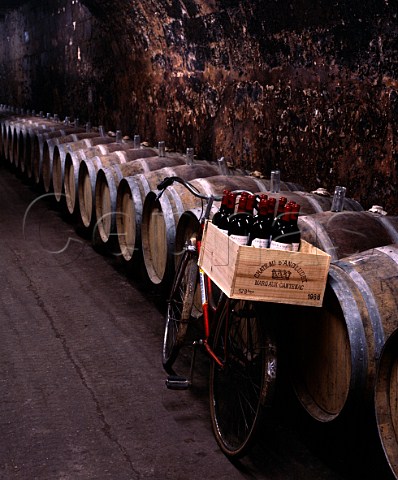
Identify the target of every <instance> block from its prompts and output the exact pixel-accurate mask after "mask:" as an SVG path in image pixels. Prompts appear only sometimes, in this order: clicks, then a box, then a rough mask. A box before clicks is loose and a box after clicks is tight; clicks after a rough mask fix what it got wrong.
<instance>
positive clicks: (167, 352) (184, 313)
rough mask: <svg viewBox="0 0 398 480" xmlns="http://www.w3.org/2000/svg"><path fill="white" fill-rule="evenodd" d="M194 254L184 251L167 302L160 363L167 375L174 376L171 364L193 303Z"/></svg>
mask: <svg viewBox="0 0 398 480" xmlns="http://www.w3.org/2000/svg"><path fill="white" fill-rule="evenodd" d="M198 268H199V267H198V256H197V253H196V252H191V251H185V252H184V254H183V257H182V258H181V261H180V263H179V266H178V268H177V271H176V274H175V277H174V281H173V285H172V288H171V293H170V297H169V300H168V302H167V313H166V320H165V327H164V336H163V348H162V362H163V368H164V369H165V370H166V372H167V373H169V374H174V373H175V372H174V371H173V364H174V362H175V360H176V358H177V357H178V353H179V351H180V349H181V347H182V345H183V344H184V339H185V336H186V333H187V328H188V324H189V321H190V318H191V312H192V307H193V303H194V296H195V288H196V283H197V276H198Z"/></svg>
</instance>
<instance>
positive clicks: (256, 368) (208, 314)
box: [158, 177, 277, 458]
mask: <svg viewBox="0 0 398 480" xmlns="http://www.w3.org/2000/svg"><path fill="white" fill-rule="evenodd" d="M173 182H178V183H181V184H182V185H184V186H185V187H186V188H187V189H188V190H189V191H190V192H191V193H192V194H193V195H195V196H196V197H197V198H200V199H202V201H205V202H206V203H207V205H206V208H205V209H203V204H202V211H203V210H204V214H202V218H201V221H200V229H199V231H198V232H196V235H193V236H192V237H191V238H190V239H189V240H188V241H187V242H186V245H185V247H184V249H183V252H182V255H181V260H180V262H179V264H178V267H177V269H176V273H175V276H174V281H173V284H172V286H171V291H170V296H169V299H168V302H167V314H166V321H165V329H164V337H163V348H162V363H163V367H164V369H165V371H166V372H167V373H168V374H169V377H168V378H167V380H166V385H167V387H168V388H171V389H186V388H189V387H190V386H191V385H192V382H193V371H194V363H195V355H196V349H197V347H198V346H200V347H202V348H203V349H204V351H205V353H206V355H207V356H208V357H209V358H210V374H209V396H210V416H211V423H212V428H213V432H214V435H215V438H216V441H217V443H218V445H219V447H220V448H221V450H222V451H223V453H224V454H225V455H226V456H228V457H231V458H240V457H242V456H243V455H245V454H246V453H247V451H248V449H249V448H250V446H251V445H252V443H253V441H254V440H255V438H256V435H257V433H258V429H259V426H260V425H261V424H262V420H263V418H264V417H265V413H266V411H267V409H268V408H269V407H270V406H271V404H272V399H273V393H274V387H275V381H276V366H277V362H276V342H275V340H274V335H273V332H272V329H268V328H266V322H265V321H264V320H263V319H262V312H261V303H255V302H250V301H246V300H232V299H230V298H229V297H227V295H225V294H224V293H223V292H222V291H221V290H219V289H218V287H216V286H215V284H214V283H213V282H212V281H211V279H210V278H209V277H208V276H207V275H206V274H205V272H204V271H203V270H202V269H201V268H200V267H199V266H198V258H199V252H200V247H201V241H202V235H203V229H204V225H205V223H206V221H207V220H208V219H209V216H210V212H211V207H212V204H213V201H214V200H220V199H221V197H219V196H217V195H210V196H207V195H204V194H202V193H201V192H199V191H198V190H197V189H196V188H195V187H193V186H192V185H191V184H190V183H189V182H186V181H185V180H183V179H181V178H180V177H167V178H165V179H164V180H163V182H161V183H160V184H159V185H158V190H160V193H159V194H158V198H160V196H161V195H162V194H163V192H164V191H165V189H166V188H167V187H168V186H170V185H171V184H172V183H173ZM241 192H242V191H238V193H241ZM198 279H199V282H198ZM198 283H199V285H200V292H201V299H202V324H203V332H202V333H203V338H200V339H199V340H194V341H193V342H192V345H193V347H194V348H193V353H192V358H191V366H190V372H189V377H188V378H187V377H182V376H180V375H178V374H176V372H175V371H174V368H173V366H174V363H175V361H176V359H177V357H178V355H179V352H180V350H181V348H182V346H183V345H184V343H185V342H184V341H185V339H186V337H187V330H188V327H189V326H190V324H191V323H192V316H191V311H192V307H193V303H194V298H195V291H196V287H197V285H198Z"/></svg>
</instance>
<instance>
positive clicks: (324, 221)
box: [298, 211, 398, 260]
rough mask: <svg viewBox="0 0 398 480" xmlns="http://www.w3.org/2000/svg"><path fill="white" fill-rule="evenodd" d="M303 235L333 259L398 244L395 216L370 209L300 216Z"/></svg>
mask: <svg viewBox="0 0 398 480" xmlns="http://www.w3.org/2000/svg"><path fill="white" fill-rule="evenodd" d="M298 225H299V228H300V231H301V235H302V238H303V239H304V240H307V242H309V243H312V244H313V245H315V246H316V247H318V248H320V249H321V250H323V251H325V252H326V253H328V254H329V255H330V256H331V259H332V260H337V259H338V258H342V257H345V256H348V255H351V254H353V253H355V252H361V251H364V250H368V249H370V248H374V247H380V246H383V245H388V244H390V243H398V217H392V216H383V215H377V214H374V213H370V212H347V211H345V212H322V213H317V214H314V215H308V216H300V217H299V220H298Z"/></svg>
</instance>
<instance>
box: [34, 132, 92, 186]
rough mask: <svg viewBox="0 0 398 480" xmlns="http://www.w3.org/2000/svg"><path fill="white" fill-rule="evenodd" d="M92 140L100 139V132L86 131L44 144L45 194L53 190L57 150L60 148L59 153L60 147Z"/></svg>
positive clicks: (53, 139) (43, 172) (47, 141)
mask: <svg viewBox="0 0 398 480" xmlns="http://www.w3.org/2000/svg"><path fill="white" fill-rule="evenodd" d="M92 138H98V132H87V131H86V130H84V131H81V132H71V133H69V134H68V135H65V136H61V137H53V138H49V139H47V140H46V141H45V142H44V145H43V159H42V179H43V187H44V191H45V192H49V191H50V188H51V182H52V176H53V160H54V151H55V148H56V147H57V146H58V152H59V151H60V147H61V146H63V145H66V144H71V143H75V142H80V141H82V140H85V141H86V142H89V141H90V139H92Z"/></svg>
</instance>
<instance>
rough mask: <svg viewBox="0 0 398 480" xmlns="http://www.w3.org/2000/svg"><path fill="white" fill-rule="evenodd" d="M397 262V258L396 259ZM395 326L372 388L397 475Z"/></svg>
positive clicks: (388, 455) (397, 338)
mask: <svg viewBox="0 0 398 480" xmlns="http://www.w3.org/2000/svg"><path fill="white" fill-rule="evenodd" d="M397 263H398V261H397ZM397 379H398V328H397V329H396V330H395V331H394V332H393V333H392V334H391V336H390V337H389V338H388V340H387V341H386V342H385V344H384V347H383V350H382V353H381V356H380V361H379V366H378V370H377V375H376V387H375V414H376V425H377V430H378V433H379V438H380V441H381V445H382V448H383V451H384V455H385V458H386V460H387V463H388V465H389V467H390V469H391V471H392V473H393V474H394V476H395V478H398V381H397Z"/></svg>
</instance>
